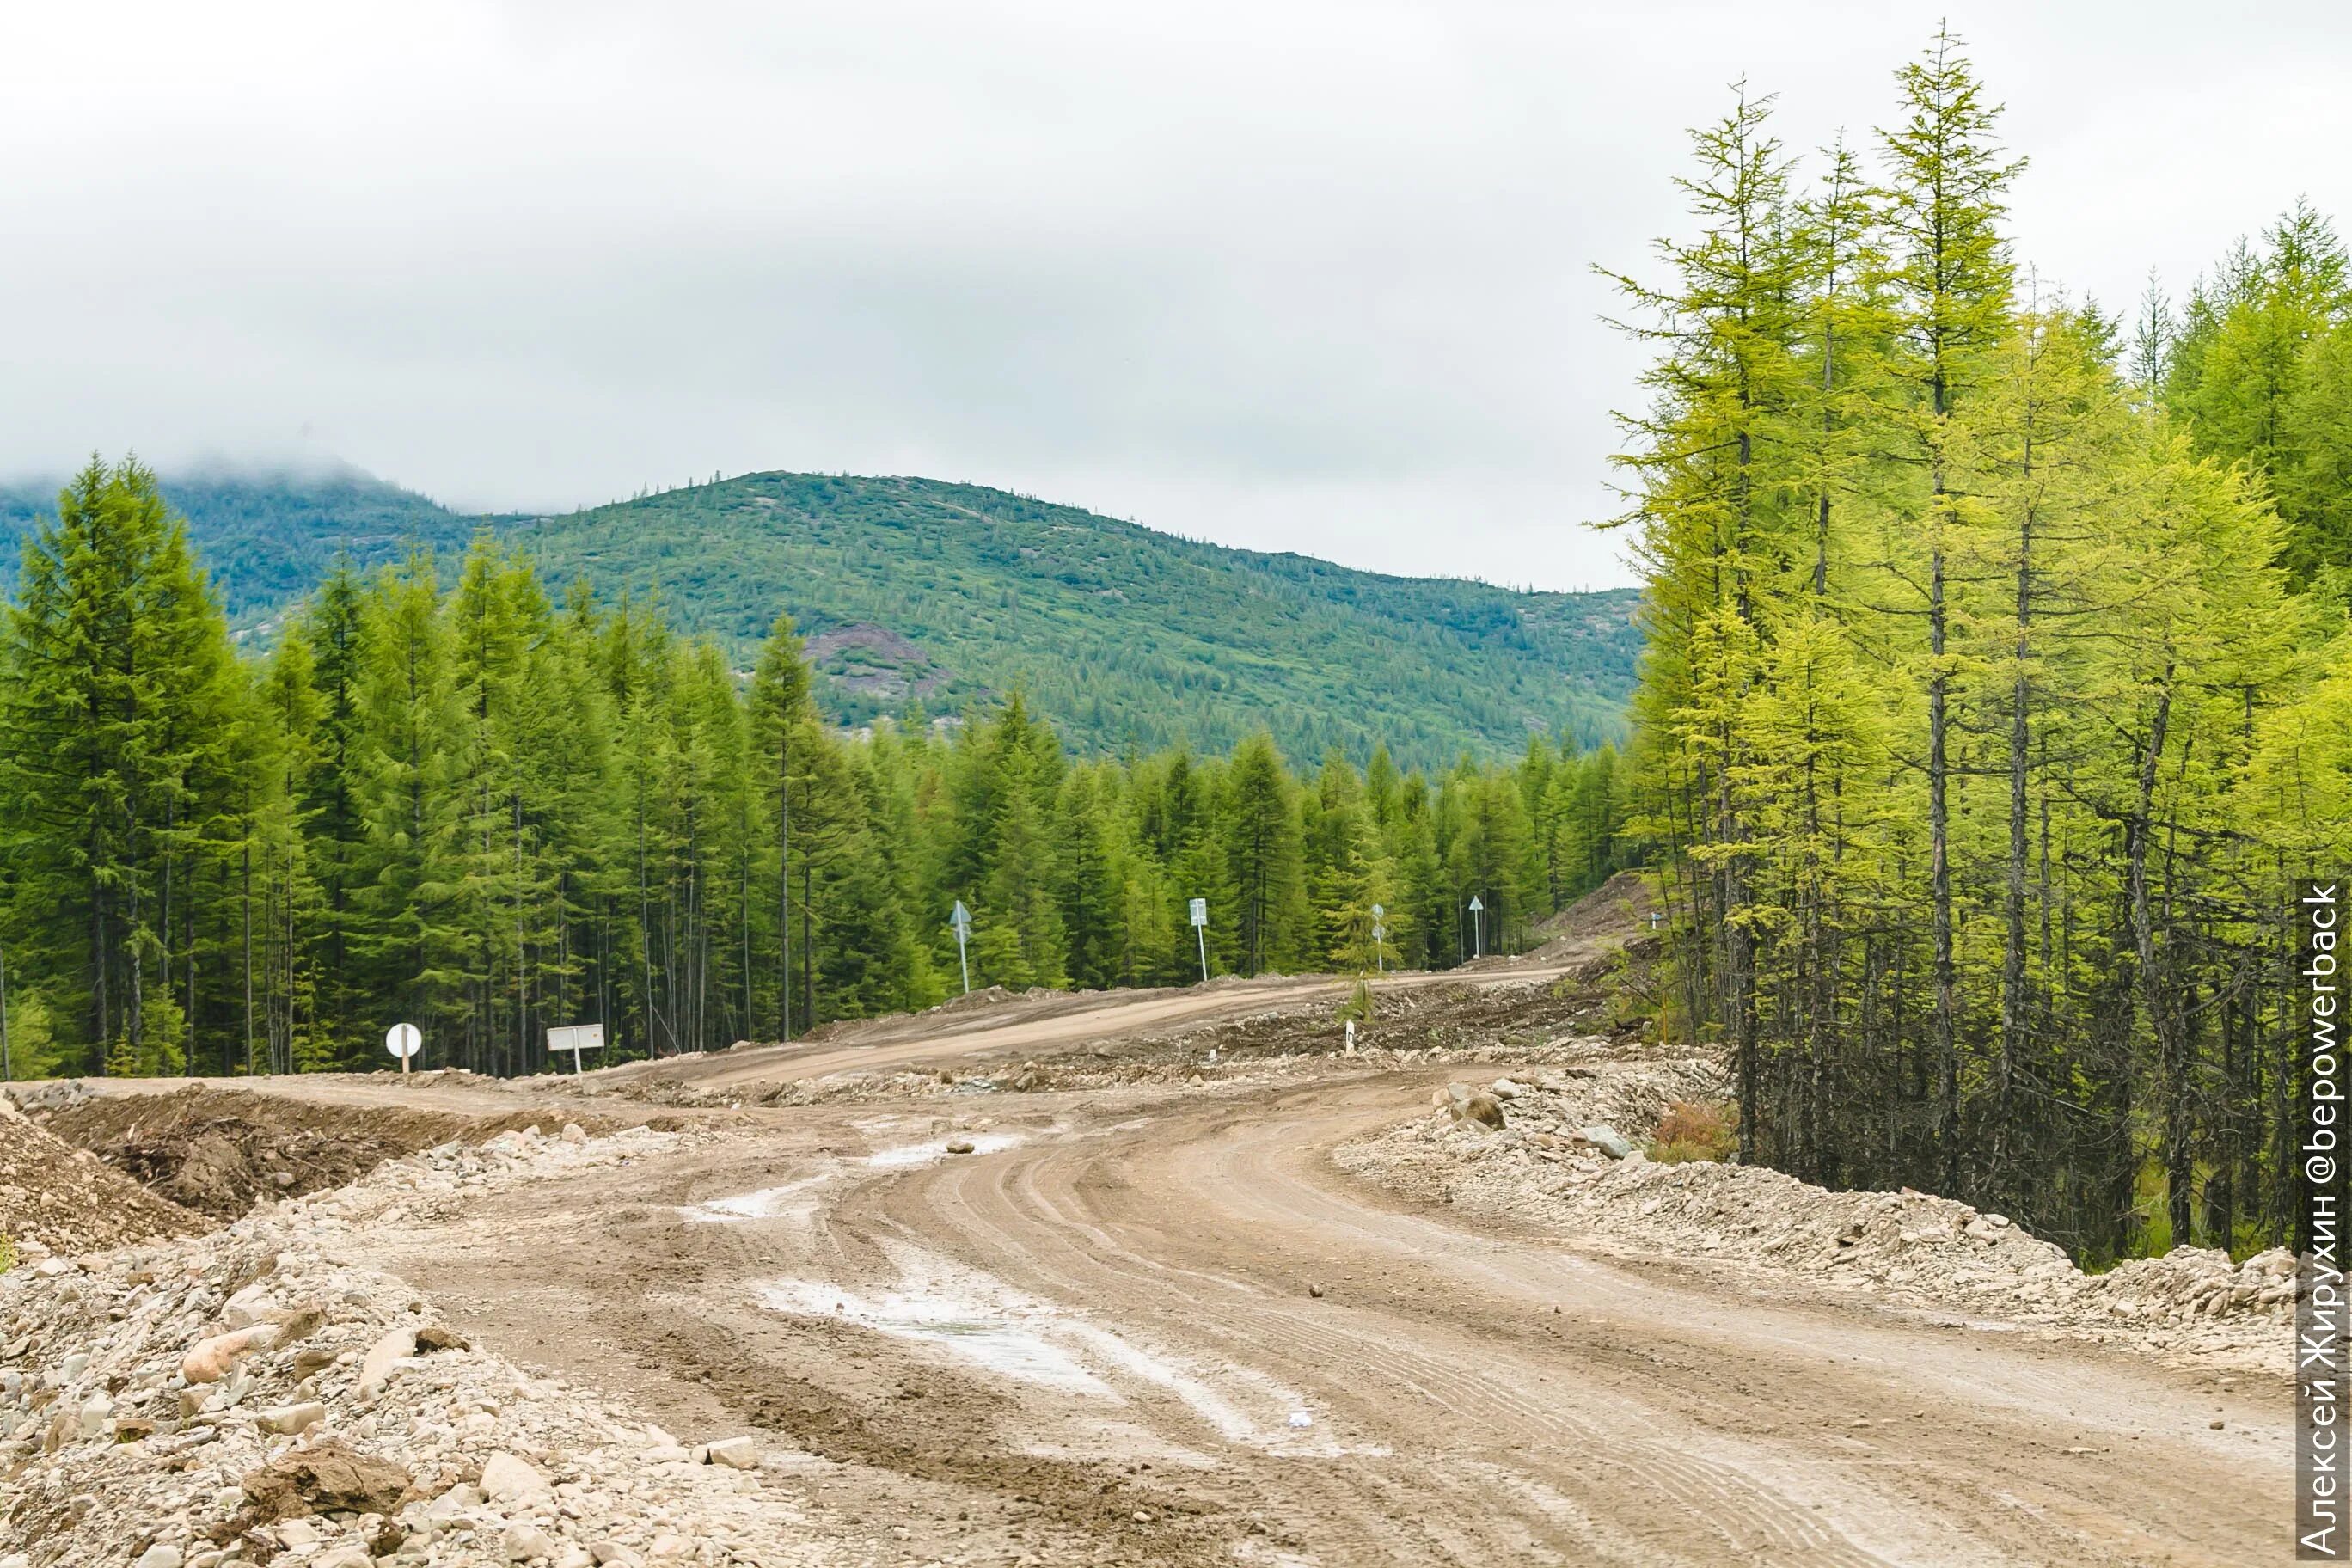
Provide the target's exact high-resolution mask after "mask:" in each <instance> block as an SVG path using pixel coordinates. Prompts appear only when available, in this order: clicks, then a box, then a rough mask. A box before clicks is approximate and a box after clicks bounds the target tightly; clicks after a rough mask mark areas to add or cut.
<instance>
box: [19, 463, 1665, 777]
mask: <svg viewBox="0 0 2352 1568" xmlns="http://www.w3.org/2000/svg"><path fill="white" fill-rule="evenodd" d="M163 489H164V491H165V493H166V494H167V495H168V497H169V498H170V500H172V502H173V504H174V505H176V506H177V507H179V508H180V509H181V510H183V511H184V512H185V514H186V515H187V517H188V519H189V525H190V536H191V538H192V539H193V540H194V542H195V543H196V544H197V545H198V546H199V547H201V548H202V549H203V550H204V551H205V558H206V560H207V561H208V563H210V564H211V567H212V569H213V572H214V574H215V582H216V584H218V586H219V589H220V591H221V594H222V595H223V597H224V598H225V601H226V605H227V608H228V613H229V615H230V617H231V622H232V625H233V626H236V627H237V628H239V634H240V636H250V637H251V638H252V639H253V640H256V641H259V642H268V641H270V640H273V638H274V637H275V636H276V635H277V634H278V631H279V630H280V629H281V628H282V627H283V626H284V625H285V624H286V622H287V620H288V617H289V614H290V613H291V611H292V606H293V605H295V604H296V603H297V602H298V601H299V600H301V599H302V598H303V597H304V596H305V595H310V593H311V591H312V590H313V589H314V588H315V587H316V586H317V585H318V584H320V583H322V582H324V581H326V580H328V579H329V578H330V577H331V574H332V573H333V571H334V569H335V567H334V563H335V562H337V561H338V560H341V561H344V562H347V563H349V564H350V567H351V568H352V570H354V571H355V572H357V573H361V574H364V573H366V572H369V571H373V569H375V568H377V567H379V566H383V565H392V566H398V565H400V564H401V563H404V562H405V561H406V560H407V559H408V558H409V556H410V555H411V553H413V552H418V551H423V552H430V553H431V554H432V555H433V557H434V558H435V559H436V561H437V562H439V563H441V564H442V566H443V567H444V568H445V569H446V567H447V566H448V565H449V564H450V563H454V562H456V561H457V560H458V559H459V558H460V557H461V555H462V552H463V551H464V549H465V546H466V544H467V541H468V540H469V538H470V537H471V536H472V535H473V534H474V533H475V532H476V531H477V530H478V527H479V526H482V525H488V526H489V527H490V528H491V530H492V531H493V532H494V533H495V534H496V536H497V537H498V538H499V539H500V540H502V541H504V542H507V543H509V544H510V545H515V546H520V548H522V549H524V550H526V551H528V552H529V553H530V557H531V559H532V560H533V561H534V562H535V563H537V565H538V567H539V569H540V572H541V576H542V578H543V579H544V580H545V581H547V582H550V583H558V584H568V583H571V582H572V581H574V580H576V579H583V578H585V579H591V580H593V581H594V582H596V583H597V584H601V585H602V586H604V588H606V589H607V590H609V591H615V592H619V593H622V594H625V595H628V596H629V597H630V600H631V602H633V603H639V604H646V605H660V606H662V608H663V611H664V613H665V615H666V616H667V617H668V618H669V620H670V621H671V623H672V624H674V625H675V626H676V627H677V629H679V630H680V631H683V632H685V633H688V634H689V635H692V636H698V637H709V638H710V639H711V640H713V641H715V642H716V643H717V644H718V645H719V647H720V648H721V649H722V650H723V651H724V652H725V654H726V656H727V658H728V659H729V661H730V664H732V665H733V666H734V667H735V668H749V667H750V666H751V664H752V662H753V660H754V658H755V657H756V653H757V650H758V649H759V647H761V643H762V640H763V639H764V638H766V637H768V635H769V633H770V631H771V630H772V626H773V625H774V622H775V620H776V617H777V612H778V610H779V608H780V607H781V608H782V610H784V611H786V612H788V613H789V615H790V616H791V618H792V619H793V622H794V623H795V624H796V625H797V626H798V627H799V628H800V630H801V631H802V633H803V634H804V635H806V636H807V637H809V639H810V641H809V644H808V647H809V649H810V651H811V653H812V655H813V657H814V662H815V666H816V672H817V674H816V680H815V687H814V696H815V700H816V701H817V703H818V706H819V707H820V709H821V710H823V712H824V714H825V716H826V717H827V718H829V719H831V720H832V721H835V722H836V723H840V724H850V725H861V724H865V723H867V722H869V721H872V720H873V719H875V718H877V717H879V716H885V715H890V716H896V717H898V718H900V719H901V720H902V721H911V717H912V716H913V715H916V714H918V713H925V714H930V713H950V712H954V711H957V710H961V709H964V708H969V707H972V706H979V705H985V704H988V703H990V702H993V701H997V700H1002V699H1003V698H1004V697H1005V696H1006V695H1008V694H1010V693H1012V692H1013V691H1016V690H1017V691H1020V692H1022V693H1024V695H1025V697H1026V699H1027V700H1028V702H1029V704H1030V706H1031V708H1032V710H1034V711H1035V712H1036V713H1038V714H1040V715H1041V716H1044V717H1046V718H1048V719H1050V721H1052V722H1053V724H1054V725H1055V729H1056V730H1057V731H1059V732H1060V733H1061V734H1063V735H1064V736H1065V737H1066V738H1067V739H1068V740H1069V741H1070V742H1073V743H1074V744H1075V745H1076V746H1077V747H1078V748H1080V749H1081V750H1083V751H1085V752H1089V753H1093V754H1097V755H1106V754H1113V753H1117V752H1125V751H1129V750H1135V751H1154V750H1158V749H1160V748H1163V747H1166V746H1170V745H1174V744H1178V743H1187V744H1191V745H1193V746H1197V747H1203V748H1207V749H1210V750H1214V751H1223V750H1226V749H1229V748H1230V747H1232V746H1233V745H1234V744H1235V743H1236V742H1239V741H1241V740H1242V739H1243V738H1244V736H1246V735H1248V734H1249V733H1250V732H1251V731H1255V730H1256V729H1259V728H1261V727H1263V728H1265V729H1267V730H1268V731H1270V732H1271V733H1273V734H1274V735H1275V736H1276V740H1277V741H1278V742H1279V743H1280V744H1281V745H1282V746H1284V747H1285V748H1286V750H1287V751H1289V752H1291V753H1292V754H1293V755H1298V756H1314V755H1319V754H1321V753H1322V752H1326V751H1328V750H1329V749H1331V748H1333V747H1335V746H1336V747H1338V748H1339V749H1341V750H1343V751H1345V752H1348V754H1349V755H1350V756H1353V757H1357V758H1362V757H1364V756H1366V755H1367V754H1368V753H1369V752H1370V749H1371V748H1372V746H1374V745H1375V744H1377V743H1380V742H1387V743H1388V744H1389V745H1390V747H1391V749H1392V750H1393V752H1394V753H1395V755H1396V756H1397V757H1399V758H1402V759H1404V760H1406V761H1409V762H1412V763H1419V764H1421V765H1423V766H1431V765H1435V764H1438V763H1443V762H1444V761H1447V760H1449V759H1451V758H1452V757H1454V756H1455V755H1457V754H1459V753H1460V752H1462V751H1463V750H1465V748H1466V749H1468V750H1471V751H1473V752H1478V753H1480V754H1493V753H1495V752H1499V751H1502V750H1506V749H1516V748H1517V746H1519V745H1520V744H1522V743H1523V742H1524V741H1525V739H1526V737H1527V735H1528V732H1529V731H1530V730H1538V731H1543V732H1545V733H1548V734H1564V735H1566V736H1568V737H1570V739H1571V740H1573V741H1574V742H1575V743H1576V744H1577V745H1579V746H1580V747H1589V746H1591V745H1594V744H1597V743H1599V742H1602V741H1607V740H1614V739H1618V738H1621V737H1622V730H1623V718H1622V714H1623V709H1624V703H1625V699H1626V696H1627V694H1628V693H1629V692H1630V691H1631V689H1632V687H1633V674H1634V664H1635V660H1636V658H1637V657H1638V655H1639V652H1640V647H1641V634H1640V632H1639V630H1638V629H1637V628H1636V626H1634V624H1633V609H1634V605H1635V599H1636V595H1633V593H1631V592H1630V591H1623V590H1617V591H1611V592H1608V593H1601V594H1537V593H1518V592H1514V591H1511V590H1507V589H1503V588H1497V587H1493V586H1490V585H1488V584H1481V583H1473V582H1465V581H1458V580H1450V579H1425V578H1400V577H1388V576H1382V575H1380V574H1375V573H1369V572H1356V571H1350V570H1349V569H1347V568H1345V567H1340V566H1335V565H1333V564H1331V563H1328V562H1322V561H1316V560H1311V559H1309V558H1307V557H1304V556H1297V555H1272V554H1265V553H1260V552H1252V551H1241V550H1228V549H1224V548H1223V547H1220V546H1217V545H1213V544H1206V543H1202V542H1195V541H1191V540H1184V539H1179V538H1176V537H1174V536H1172V535H1169V534H1164V533H1157V532H1153V531H1150V530H1149V529H1145V528H1141V527H1139V526H1137V525H1135V524H1133V523H1128V522H1119V521H1114V520H1112V519H1109V518H1105V517H1098V516H1096V515H1095V514H1093V513H1090V512H1086V511H1081V510H1076V509H1075V508H1070V507H1057V506H1049V505H1047V504H1045V503H1044V502H1041V501H1034V500H1028V499H1026V498H1024V497H1021V496H1015V495H1008V494H1006V493H1005V492H1003V491H1002V490H992V489H983V488H981V487H979V486H973V485H953V484H943V483H939V482H937V481H933V480H929V479H849V478H836V477H828V476H824V475H812V474H749V475H745V476H743V477H741V478H739V479H729V480H726V481H723V482H717V483H712V484H707V485H698V486H694V487H691V488H689V489H677V490H671V491H667V492H664V493H661V494H656V495H652V496H647V497H643V498H640V499H638V500H631V501H625V502H620V503H616V504H614V505H612V506H606V507H599V508H595V509H593V510H586V511H582V512H577V513H572V514H570V515H565V516H557V517H541V518H489V519H473V518H466V517H460V516H457V514H454V513H451V512H448V511H446V510H443V509H441V508H439V507H436V506H435V505H433V504H432V503H431V502H429V501H426V500H424V499H423V498H422V497H419V496H415V495H412V494H410V493H409V492H407V491H404V490H401V489H397V488H396V487H394V486H391V485H387V484H383V483H382V482H381V481H377V480H373V479H368V478H366V477H365V476H363V475H359V474H355V473H351V472H341V473H332V474H278V475H257V476H249V477H246V478H227V477H221V476H211V475H201V474H199V475H192V476H183V477H178V478H173V479H169V480H167V481H166V482H165V484H164V486H163ZM54 499H55V498H54V492H53V491H48V492H45V491H43V490H42V489H40V488H39V487H19V488H17V489H12V490H0V540H5V539H6V538H10V537H13V536H14V535H16V533H18V532H22V531H27V530H29V529H30V528H31V527H32V526H34V524H35V522H36V521H37V519H39V518H40V517H41V516H43V515H45V514H47V512H48V511H49V510H51V509H52V507H53V504H54ZM312 613H313V614H315V613H316V611H315V610H314V611H313V612H312Z"/></svg>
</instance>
